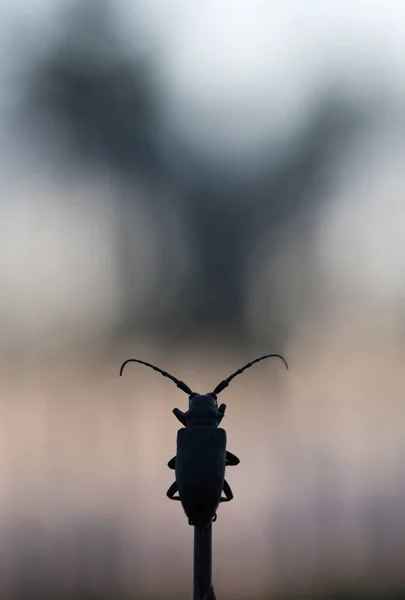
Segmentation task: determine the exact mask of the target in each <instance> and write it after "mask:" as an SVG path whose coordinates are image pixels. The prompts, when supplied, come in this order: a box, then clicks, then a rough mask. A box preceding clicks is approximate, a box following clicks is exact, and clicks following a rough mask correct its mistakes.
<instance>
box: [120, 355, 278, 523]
mask: <svg viewBox="0 0 405 600" xmlns="http://www.w3.org/2000/svg"><path fill="white" fill-rule="evenodd" d="M273 357H274V358H279V359H280V360H282V361H283V362H284V364H285V366H286V367H287V369H288V365H287V362H286V361H285V360H284V358H283V357H282V356H280V355H279V354H266V355H265V356H261V357H260V358H256V360H253V361H252V362H250V363H248V364H247V365H245V366H244V367H242V368H241V369H238V370H237V371H236V372H235V373H233V374H232V375H230V376H229V377H227V378H226V379H224V380H223V381H221V383H219V384H218V385H217V387H216V388H215V389H214V391H213V392H211V393H209V394H197V393H196V392H193V391H192V390H191V389H190V388H189V387H188V385H186V384H185V383H184V382H183V381H179V380H178V379H176V377H173V375H170V374H169V373H167V372H166V371H162V369H160V368H159V367H156V366H155V365H152V364H150V363H147V362H145V361H143V360H138V359H137V358H130V359H128V360H126V361H125V362H124V363H123V364H122V366H121V370H120V376H121V375H122V373H123V370H124V367H125V365H126V364H127V363H129V362H137V363H140V364H142V365H146V366H147V367H150V368H151V369H154V370H155V371H157V372H158V373H160V374H161V375H163V376H164V377H168V378H169V379H171V380H172V381H174V383H175V384H176V385H177V387H178V388H180V389H181V391H182V392H185V393H186V394H187V395H188V396H189V408H188V410H187V411H186V412H185V413H184V412H182V411H181V410H179V409H178V408H174V409H173V413H174V415H175V416H176V417H177V419H178V420H179V421H180V423H181V424H182V425H184V428H182V429H179V431H178V432H177V454H176V456H175V457H173V458H172V459H171V460H170V461H169V462H168V467H169V468H170V469H174V470H175V473H176V481H175V482H174V483H173V484H172V485H171V486H170V488H169V489H168V491H167V496H168V497H169V498H170V499H171V500H179V501H180V502H181V504H182V506H183V509H184V512H185V513H186V516H187V517H188V522H189V524H190V525H194V526H195V527H198V528H203V527H205V526H206V525H208V524H209V523H211V522H214V521H215V520H216V517H217V516H216V511H217V508H218V506H219V504H220V503H221V502H229V501H230V500H232V498H233V493H232V490H231V488H230V486H229V484H228V482H227V481H226V479H225V467H226V466H235V465H237V464H239V462H240V461H239V458H237V457H236V456H235V455H234V454H232V453H231V452H229V451H228V450H226V432H225V430H224V429H221V428H218V425H219V424H220V422H221V421H222V419H223V418H224V416H225V409H226V406H225V404H221V405H220V406H219V407H218V402H217V396H218V394H219V393H220V392H222V391H223V390H224V389H225V388H226V387H228V385H229V383H230V382H231V381H232V379H233V378H234V377H236V376H237V375H240V374H241V373H243V371H245V369H248V368H250V367H251V366H252V365H254V364H255V363H257V362H259V361H261V360H264V359H265V358H273ZM176 492H178V495H177V496H176V495H175V494H176ZM222 492H224V496H222Z"/></svg>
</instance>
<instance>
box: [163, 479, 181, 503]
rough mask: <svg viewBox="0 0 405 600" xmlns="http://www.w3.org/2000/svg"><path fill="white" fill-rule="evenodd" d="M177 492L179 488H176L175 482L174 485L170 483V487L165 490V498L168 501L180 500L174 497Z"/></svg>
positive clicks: (178, 497)
mask: <svg viewBox="0 0 405 600" xmlns="http://www.w3.org/2000/svg"><path fill="white" fill-rule="evenodd" d="M178 491H179V488H178V487H177V481H175V482H174V483H172V485H171V486H170V487H169V489H168V490H167V492H166V496H167V497H168V498H170V500H180V496H175V495H174V494H175V493H176V492H178Z"/></svg>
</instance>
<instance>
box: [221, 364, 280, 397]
mask: <svg viewBox="0 0 405 600" xmlns="http://www.w3.org/2000/svg"><path fill="white" fill-rule="evenodd" d="M265 358H279V359H280V360H282V361H283V363H284V364H285V366H286V367H287V369H288V365H287V362H286V360H285V359H284V358H283V357H282V356H281V355H280V354H266V355H265V356H261V357H260V358H256V360H252V362H250V363H248V364H247V365H245V366H244V367H242V368H241V369H238V370H237V371H235V373H232V375H230V376H229V377H227V378H226V379H224V380H223V381H221V383H219V384H218V385H217V387H216V388H215V390H214V391H213V392H212V393H213V394H215V395H217V394H219V393H220V392H222V391H223V390H224V389H225V388H227V387H228V385H229V384H230V382H231V381H232V379H233V378H234V377H236V376H237V375H240V374H241V373H243V371H245V370H246V369H249V368H250V367H251V366H252V365H254V364H255V363H257V362H259V361H261V360H264V359H265Z"/></svg>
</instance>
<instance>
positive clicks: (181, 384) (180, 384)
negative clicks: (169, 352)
mask: <svg viewBox="0 0 405 600" xmlns="http://www.w3.org/2000/svg"><path fill="white" fill-rule="evenodd" d="M129 362H137V363H141V365H146V366H147V367H150V368H151V369H153V370H154V371H157V372H158V373H160V374H161V375H163V377H168V378H169V379H171V380H172V381H174V383H175V384H176V385H177V387H178V388H180V389H181V391H182V392H185V393H186V394H188V395H190V394H192V393H193V392H192V390H190V388H189V387H188V385H186V384H185V383H184V382H183V381H179V380H178V379H176V378H175V377H173V375H170V373H166V371H162V369H159V367H155V365H151V364H150V363H148V362H145V361H144V360H139V359H138V358H129V359H128V360H126V361H125V362H124V363H122V365H121V369H120V377H121V375H122V373H123V371H124V367H125V365H126V364H127V363H129Z"/></svg>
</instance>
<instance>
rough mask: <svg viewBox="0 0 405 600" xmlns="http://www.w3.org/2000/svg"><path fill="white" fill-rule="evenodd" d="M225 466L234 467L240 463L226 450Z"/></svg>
mask: <svg viewBox="0 0 405 600" xmlns="http://www.w3.org/2000/svg"><path fill="white" fill-rule="evenodd" d="M225 458H226V466H227V467H228V466H229V467H235V466H236V465H238V464H239V463H240V460H239V458H238V457H237V456H235V455H234V454H232V452H228V450H227V451H226V455H225Z"/></svg>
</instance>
